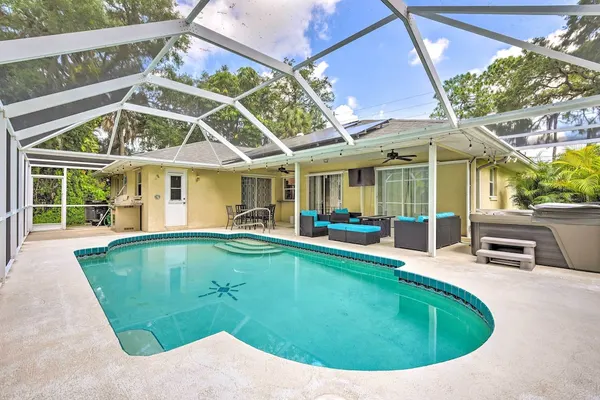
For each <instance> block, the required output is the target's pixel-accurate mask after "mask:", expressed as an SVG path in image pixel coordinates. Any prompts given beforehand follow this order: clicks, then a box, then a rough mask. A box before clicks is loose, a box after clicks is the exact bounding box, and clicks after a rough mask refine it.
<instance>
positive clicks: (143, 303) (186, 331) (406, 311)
mask: <svg viewBox="0 0 600 400" xmlns="http://www.w3.org/2000/svg"><path fill="white" fill-rule="evenodd" d="M220 243H221V244H222V243H224V242H223V241H219V240H207V239H199V240H181V241H160V242H144V243H140V244H135V245H130V246H125V247H120V248H116V249H112V250H110V251H109V252H108V253H107V255H106V256H104V257H93V258H84V259H80V260H79V262H80V264H81V266H82V268H83V271H84V273H85V275H86V276H87V278H88V281H89V282H90V285H91V287H92V289H93V290H94V293H95V294H96V296H97V298H98V301H99V302H100V304H101V306H102V308H103V310H104V312H105V314H106V316H107V318H108V320H109V322H110V324H111V326H112V327H113V329H114V331H115V333H116V334H117V336H118V337H119V338H120V340H121V343H122V345H123V347H124V349H125V350H126V351H128V352H129V353H130V354H136V355H140V354H142V355H143V354H152V353H154V352H156V351H162V350H163V349H164V350H165V351H167V350H170V349H174V348H176V347H179V346H183V345H185V344H187V343H190V342H193V341H196V340H199V339H202V338H205V337H207V336H210V335H213V334H215V333H217V332H221V331H226V332H228V333H230V334H231V335H233V336H235V337H236V338H238V339H240V340H242V341H244V342H246V343H247V344H249V345H251V346H253V347H255V348H257V349H260V350H263V351H265V352H268V353H271V354H274V355H276V356H279V357H283V358H287V359H290V360H294V361H298V362H301V363H305V364H311V365H317V366H325V367H330V368H340V369H350V370H397V369H407V368H415V367H419V366H424V365H429V364H433V363H438V362H442V361H446V360H450V359H453V358H456V357H460V356H462V355H464V354H467V353H469V352H471V351H473V350H475V349H477V348H478V347H479V346H481V345H482V344H483V343H484V342H485V341H486V340H487V338H488V337H489V336H490V334H491V329H490V328H489V327H488V325H487V324H486V323H485V322H484V321H483V320H482V319H481V318H480V317H479V316H478V315H477V314H476V313H475V312H473V311H472V310H470V309H469V308H467V307H465V306H464V305H463V304H461V303H458V302H457V301H454V300H451V299H448V298H446V297H444V296H441V295H439V294H436V293H432V292H429V291H427V290H424V289H420V288H417V287H413V286H410V285H407V284H404V283H399V282H398V280H397V278H395V277H394V275H393V269H391V268H384V267H378V266H374V265H370V264H365V263H360V262H355V261H351V260H347V259H343V258H337V257H332V256H325V255H319V254H317V253H311V252H306V251H301V250H296V249H291V248H287V247H281V248H280V249H281V250H282V251H281V252H280V253H278V254H269V255H262V256H256V255H254V256H247V255H238V254H231V253H228V252H226V251H223V250H222V249H219V248H217V247H215V245H218V244H220ZM132 332H133V333H135V334H137V333H139V332H141V333H142V334H146V336H144V335H141V336H138V337H136V340H135V341H134V342H137V343H138V345H139V342H140V341H141V342H143V341H144V340H147V341H148V342H149V343H148V344H147V345H145V344H144V343H142V345H141V346H139V348H135V349H134V350H132V348H131V347H130V345H131V343H130V341H127V334H129V333H132ZM134 336H135V335H134ZM126 341H127V343H126ZM151 341H154V342H155V343H154V345H153V344H152V343H150V342H151ZM156 341H157V342H158V343H156ZM161 347H162V349H161Z"/></svg>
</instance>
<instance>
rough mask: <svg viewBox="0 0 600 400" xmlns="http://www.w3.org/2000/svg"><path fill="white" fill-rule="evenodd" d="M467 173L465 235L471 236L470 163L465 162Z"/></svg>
mask: <svg viewBox="0 0 600 400" xmlns="http://www.w3.org/2000/svg"><path fill="white" fill-rule="evenodd" d="M465 172H466V174H467V216H466V218H467V237H468V238H470V237H471V224H470V216H471V163H470V162H467V170H466V171H465Z"/></svg>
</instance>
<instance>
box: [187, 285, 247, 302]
mask: <svg viewBox="0 0 600 400" xmlns="http://www.w3.org/2000/svg"><path fill="white" fill-rule="evenodd" d="M211 282H212V283H213V285H215V286H216V287H209V289H210V290H214V292H209V293H205V294H201V295H200V296H198V297H206V296H210V295H211V294H216V293H219V297H222V296H223V295H224V294H226V295H227V296H229V297H231V298H232V299H234V300H235V301H237V297H235V296H234V295H233V294H231V292H239V290H238V289H234V288H236V287H239V286H242V285H245V284H246V282H244V283H238V284H237V285H233V286H229V285H231V283H230V282H227V284H226V285H225V286H221V285H219V284H218V283H217V281H211Z"/></svg>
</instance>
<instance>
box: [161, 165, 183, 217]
mask: <svg viewBox="0 0 600 400" xmlns="http://www.w3.org/2000/svg"><path fill="white" fill-rule="evenodd" d="M166 180H167V181H166V182H165V202H166V204H165V226H185V225H187V205H186V197H187V187H186V182H187V173H186V172H185V171H184V172H180V171H177V172H176V171H167V176H166Z"/></svg>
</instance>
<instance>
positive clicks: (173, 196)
mask: <svg viewBox="0 0 600 400" xmlns="http://www.w3.org/2000/svg"><path fill="white" fill-rule="evenodd" d="M369 123H370V121H361V122H359V123H358V125H357V127H358V128H357V130H358V131H359V130H360V126H370V125H367V124H369ZM437 123H439V122H438V121H428V120H418V121H416V120H386V121H385V122H384V123H381V124H380V125H378V126H377V127H375V128H372V129H371V130H367V131H364V132H361V133H360V134H359V135H360V137H361V138H365V137H369V138H372V137H376V136H377V135H383V134H386V133H389V132H398V133H402V132H405V131H408V130H411V129H412V130H414V129H415V127H416V128H421V127H423V126H425V127H427V126H432V125H435V124H437ZM322 136H323V132H322V131H319V132H315V133H312V134H308V135H304V136H303V137H296V138H291V139H286V140H284V141H283V142H284V143H285V144H286V145H288V146H289V147H290V148H293V149H294V148H296V149H298V148H300V149H301V150H304V149H303V148H302V147H301V145H302V144H304V145H305V146H307V144H311V143H313V144H314V142H315V138H318V137H322ZM421 141H422V140H421ZM316 142H317V143H323V141H322V140H321V141H319V140H317V141H316ZM325 145H326V144H325ZM325 145H323V146H325ZM469 145H471V143H469ZM390 146H392V147H393V148H394V149H395V151H396V152H397V153H399V154H400V155H414V156H415V157H412V158H411V161H410V162H406V161H397V160H392V161H388V162H385V163H384V161H385V160H386V155H387V153H388V151H389V149H391V148H390ZM457 147H458V146H457ZM324 148H325V147H324ZM178 150H179V147H172V148H167V149H163V150H157V151H154V152H149V153H144V157H151V158H153V159H164V160H165V164H159V163H157V162H145V161H144V162H140V163H132V162H129V161H116V162H114V163H112V164H110V165H109V166H108V167H106V168H105V169H104V171H103V173H107V174H110V175H111V190H112V193H111V197H112V198H113V199H115V198H117V199H118V200H121V202H122V204H125V205H128V204H130V203H131V202H134V203H135V204H136V205H135V206H127V207H128V208H131V207H139V209H136V210H135V211H130V212H129V214H127V215H126V214H124V213H121V215H122V217H121V221H120V222H121V223H123V222H127V223H126V224H125V225H127V224H129V226H127V228H129V229H126V230H137V229H139V230H142V231H145V232H158V231H164V230H175V229H199V228H213V227H224V226H225V224H226V221H227V214H226V208H225V206H226V205H232V206H235V205H236V204H246V205H247V206H248V207H249V208H252V207H262V206H265V205H267V204H275V205H276V209H275V219H276V221H280V222H287V223H289V222H293V220H290V217H293V216H294V213H295V211H294V210H295V204H294V199H295V193H294V192H295V190H296V187H297V188H298V189H299V190H300V196H299V201H300V207H299V208H300V209H317V210H318V211H319V212H322V213H328V212H330V211H331V210H332V209H335V208H341V207H344V208H348V209H350V210H351V211H357V212H362V213H363V215H380V214H386V215H408V216H415V215H419V214H427V201H428V200H427V186H428V165H427V160H428V144H427V143H425V144H420V145H416V146H404V147H402V146H400V145H399V146H398V147H395V146H394V144H393V143H392V144H390V145H388V146H386V147H385V148H384V147H383V146H382V147H381V149H380V151H377V152H373V151H366V152H357V153H356V154H348V153H346V154H344V153H341V155H340V154H337V153H336V154H335V155H334V156H331V157H323V156H321V157H317V156H312V157H311V158H310V160H308V161H307V162H302V163H298V164H292V163H289V164H286V163H285V162H283V163H275V162H273V163H271V164H269V163H268V162H265V164H262V163H260V161H257V162H256V165H252V166H251V167H250V168H230V167H228V165H229V164H230V163H235V162H237V161H239V159H238V156H236V155H235V154H234V153H233V152H232V151H231V150H229V149H228V148H227V147H226V146H224V145H223V144H221V143H218V142H212V141H211V142H209V141H203V142H198V143H193V144H187V145H185V146H183V147H182V148H181V151H180V152H179V153H178ZM240 150H242V151H243V152H244V153H246V154H248V155H252V158H253V159H256V158H257V154H256V153H257V151H258V150H257V149H248V148H240ZM271 150H273V149H272V148H269V146H265V147H263V148H261V149H260V152H261V155H264V156H265V157H268V156H269V155H270V151H271ZM301 150H296V151H301ZM484 151H485V150H484ZM176 154H177V160H178V161H183V162H185V161H188V162H203V163H210V164H221V165H222V166H223V169H216V170H215V169H204V168H197V167H195V168H185V167H179V166H177V167H175V166H173V165H168V161H170V160H173V158H174V157H175V155H176ZM494 159H495V161H496V162H495V163H494V162H493V161H490V159H489V157H483V156H481V157H477V156H476V155H473V154H468V153H465V152H464V151H461V150H460V149H457V148H454V147H451V146H445V145H444V144H443V142H441V141H440V144H439V146H438V150H437V161H438V167H437V185H436V187H437V210H438V211H439V212H442V211H443V212H454V213H455V214H456V215H459V216H460V217H461V221H462V227H461V231H462V234H463V235H467V234H468V214H469V212H470V210H474V209H476V208H484V209H495V208H498V209H505V208H512V207H513V204H512V202H511V195H512V192H511V188H510V187H509V186H508V180H509V179H510V177H511V176H513V175H514V174H515V173H517V172H518V171H521V170H524V169H526V168H529V166H528V165H527V162H526V161H527V160H524V159H517V158H510V157H509V159H508V160H507V159H506V158H502V157H495V158H494ZM259 165H262V166H260V167H259ZM296 165H297V166H299V168H300V182H299V185H298V186H296V182H295V174H294V167H295V166H296ZM364 167H374V168H375V175H376V179H375V185H374V186H363V187H351V185H350V182H349V175H348V170H349V169H353V168H364ZM280 169H281V170H280ZM117 204H119V202H118V201H117ZM129 218H131V221H124V220H127V219H129ZM138 218H139V222H138ZM116 219H117V221H119V216H117V217H116ZM117 225H118V224H117ZM121 226H123V224H121Z"/></svg>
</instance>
